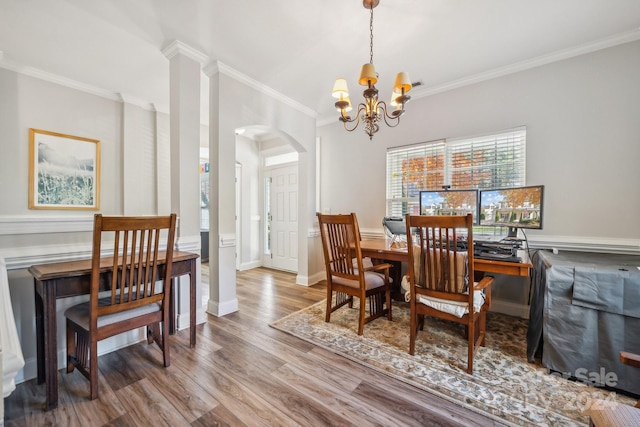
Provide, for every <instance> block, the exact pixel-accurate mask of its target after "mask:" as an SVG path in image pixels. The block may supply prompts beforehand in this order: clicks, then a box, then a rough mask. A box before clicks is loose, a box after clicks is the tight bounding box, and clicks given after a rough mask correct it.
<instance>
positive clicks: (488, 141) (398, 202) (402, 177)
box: [387, 127, 526, 216]
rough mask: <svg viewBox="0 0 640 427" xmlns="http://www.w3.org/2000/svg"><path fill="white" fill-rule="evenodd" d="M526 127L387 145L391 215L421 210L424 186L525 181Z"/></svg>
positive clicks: (497, 184)
mask: <svg viewBox="0 0 640 427" xmlns="http://www.w3.org/2000/svg"><path fill="white" fill-rule="evenodd" d="M525 148H526V130H525V128H524V127H522V128H517V129H512V130H509V131H504V132H501V133H498V134H491V135H483V136H477V137H472V138H457V139H449V140H444V139H443V140H438V141H430V142H424V143H420V144H414V145H406V146H402V147H394V148H389V149H388V150H387V215H389V216H403V215H404V214H406V213H411V214H415V215H417V214H418V213H419V212H418V211H419V200H418V195H419V193H420V190H440V189H442V186H443V185H450V186H451V189H465V188H477V189H479V190H481V189H486V188H503V187H516V186H522V185H525V166H526V161H525V160H526V159H525V151H526V150H525Z"/></svg>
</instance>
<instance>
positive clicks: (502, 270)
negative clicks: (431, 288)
mask: <svg viewBox="0 0 640 427" xmlns="http://www.w3.org/2000/svg"><path fill="white" fill-rule="evenodd" d="M389 244H390V240H387V239H370V240H362V241H361V242H360V249H361V250H362V256H363V257H370V258H374V259H382V260H385V261H395V262H407V261H409V253H408V252H407V248H390V247H389ZM522 252H523V254H519V255H523V256H525V258H523V260H522V262H506V261H494V260H489V259H480V258H474V259H473V269H474V270H475V271H482V272H484V273H496V274H509V275H512V276H523V277H528V276H529V269H530V268H532V267H533V265H532V264H531V262H530V261H529V258H528V257H526V252H525V251H522Z"/></svg>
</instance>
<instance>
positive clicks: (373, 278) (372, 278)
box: [331, 271, 384, 291]
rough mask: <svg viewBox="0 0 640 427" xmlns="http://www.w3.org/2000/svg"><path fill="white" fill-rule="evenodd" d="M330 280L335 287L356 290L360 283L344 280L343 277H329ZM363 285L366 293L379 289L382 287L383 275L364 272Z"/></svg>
mask: <svg viewBox="0 0 640 427" xmlns="http://www.w3.org/2000/svg"><path fill="white" fill-rule="evenodd" d="M331 279H332V280H333V283H334V284H337V285H342V286H349V287H351V288H354V289H358V288H359V287H360V282H359V281H357V280H351V279H345V278H343V277H338V276H331ZM364 283H365V289H366V290H367V291H368V290H371V289H375V288H379V287H381V286H384V275H381V274H380V273H376V272H373V271H365V272H364Z"/></svg>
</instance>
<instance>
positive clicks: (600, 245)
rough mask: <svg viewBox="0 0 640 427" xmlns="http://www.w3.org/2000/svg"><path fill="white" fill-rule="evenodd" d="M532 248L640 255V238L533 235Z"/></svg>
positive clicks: (530, 238)
mask: <svg viewBox="0 0 640 427" xmlns="http://www.w3.org/2000/svg"><path fill="white" fill-rule="evenodd" d="M527 241H528V243H529V247H530V248H531V249H553V248H556V249H562V250H567V251H582V252H604V253H624V254H637V255H640V240H638V239H621V238H608V237H581V236H531V237H528V238H527Z"/></svg>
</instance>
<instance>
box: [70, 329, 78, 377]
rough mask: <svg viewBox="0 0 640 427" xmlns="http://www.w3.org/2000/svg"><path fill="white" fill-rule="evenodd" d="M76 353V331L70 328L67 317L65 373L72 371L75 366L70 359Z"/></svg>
mask: <svg viewBox="0 0 640 427" xmlns="http://www.w3.org/2000/svg"><path fill="white" fill-rule="evenodd" d="M77 354H78V349H77V346H76V333H75V331H74V330H73V328H71V324H70V323H69V319H67V373H70V372H73V371H74V369H75V368H76V365H75V363H73V361H72V360H73V359H74V358H75V357H77V356H76V355H77Z"/></svg>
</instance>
